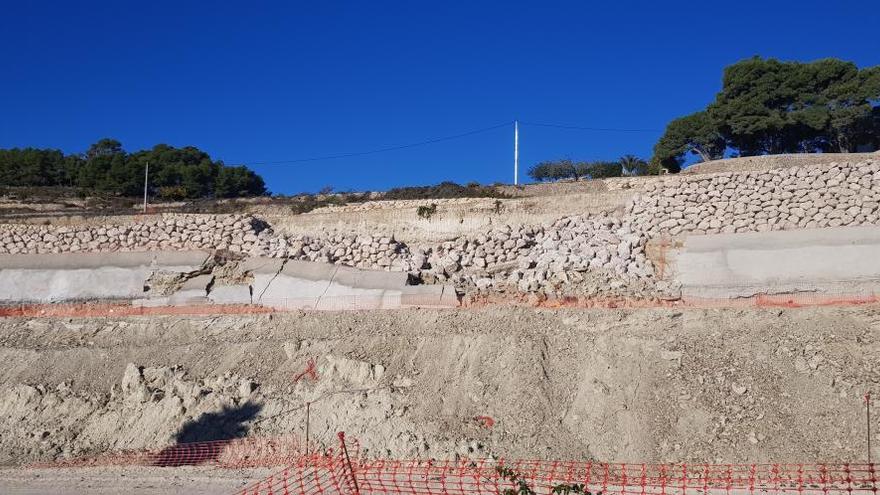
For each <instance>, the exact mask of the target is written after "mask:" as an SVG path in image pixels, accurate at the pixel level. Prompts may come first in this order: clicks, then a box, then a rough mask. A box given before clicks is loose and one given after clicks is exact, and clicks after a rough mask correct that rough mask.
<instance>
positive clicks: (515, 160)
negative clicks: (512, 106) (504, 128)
mask: <svg viewBox="0 0 880 495" xmlns="http://www.w3.org/2000/svg"><path fill="white" fill-rule="evenodd" d="M518 184H519V121H518V120H514V121H513V185H514V186H516V185H518Z"/></svg>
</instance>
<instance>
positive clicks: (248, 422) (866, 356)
mask: <svg viewBox="0 0 880 495" xmlns="http://www.w3.org/2000/svg"><path fill="white" fill-rule="evenodd" d="M309 360H314V362H315V376H314V378H313V377H312V376H310V375H308V374H305V375H303V371H305V370H306V369H308V362H309ZM297 377H299V379H297ZM878 379H880V308H878V307H877V306H862V307H850V308H805V309H792V310H781V309H754V310H746V309H726V310H725V309H688V310H674V309H641V310H570V309H566V310H549V309H537V310H536V309H528V308H499V307H493V308H484V309H473V310H404V311H379V312H341V313H288V314H282V315H252V316H242V315H220V316H213V317H208V316H190V317H181V316H165V317H141V318H137V317H129V318H118V319H117V318H92V319H89V318H83V319H68V318H44V319H27V318H7V319H2V320H0V419H2V421H0V463H2V464H7V465H8V464H21V463H27V462H33V461H45V460H49V459H54V458H65V457H76V456H82V455H87V454H100V453H104V452H115V451H118V450H122V449H138V448H148V449H160V448H162V447H165V446H167V445H169V444H173V443H174V442H176V441H196V440H212V439H218V438H228V437H229V436H240V435H249V436H252V437H277V436H281V435H299V436H301V435H302V434H303V430H304V426H305V407H304V406H305V402H307V401H310V402H312V403H313V404H312V406H311V416H310V422H311V435H310V436H311V437H312V441H313V442H314V443H315V444H320V445H326V446H333V445H335V442H336V440H335V438H336V432H337V431H340V430H343V431H346V432H347V434H348V435H349V437H350V438H357V439H359V440H360V442H361V451H362V453H364V454H366V455H369V456H383V457H388V456H390V457H397V458H401V457H419V458H432V457H433V458H450V457H455V456H458V455H465V456H489V455H499V456H504V457H519V458H544V459H548V458H551V459H588V458H593V459H599V460H603V461H627V462H632V461H634V462H680V461H697V462H716V463H720V462H765V461H767V462H769V461H774V462H798V461H803V462H817V461H835V460H842V461H855V460H859V459H863V458H864V457H865V455H866V454H865V447H864V446H865V443H866V438H865V431H864V426H865V422H864V405H863V401H862V396H863V394H864V393H865V392H866V391H867V390H870V389H872V388H874V389H876V388H877V383H878ZM876 392H877V390H875V395H876ZM485 417H489V418H491V420H492V421H491V423H492V424H491V426H490V425H489V424H488V422H487V421H486V419H485ZM873 431H874V432H875V434H876V432H880V424H878V422H877V420H876V416H875V420H874V428H873ZM874 445H875V449H876V448H877V446H880V437H876V438H875V441H874ZM874 455H875V458H876V457H880V451H878V450H875V452H874Z"/></svg>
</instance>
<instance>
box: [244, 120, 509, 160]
mask: <svg viewBox="0 0 880 495" xmlns="http://www.w3.org/2000/svg"><path fill="white" fill-rule="evenodd" d="M511 124H513V121H512V120H510V121H507V122H503V123H501V124H497V125H493V126H490V127H484V128H482V129H476V130H473V131H468V132H462V133H461V134H453V135H451V136H443V137H438V138H434V139H428V140H425V141H420V142H418V143H411V144H404V145H400V146H389V147H387V148H378V149H374V150H369V151H358V152H354V153H339V154H335V155H324V156H314V157H309V158H297V159H293V160H277V161H262V162H248V163H249V164H250V165H281V164H287V163H302V162H316V161H321V160H333V159H336V158H350V157H353V156H364V155H373V154H376V153H385V152H387V151H396V150H403V149H407V148H415V147H417V146H425V145H428V144H433V143H439V142H442V141H449V140H452V139H458V138H463V137H467V136H473V135H474V134H481V133H483V132H488V131H492V130H495V129H498V128H501V127H506V126H509V125H511Z"/></svg>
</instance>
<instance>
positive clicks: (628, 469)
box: [236, 435, 877, 495]
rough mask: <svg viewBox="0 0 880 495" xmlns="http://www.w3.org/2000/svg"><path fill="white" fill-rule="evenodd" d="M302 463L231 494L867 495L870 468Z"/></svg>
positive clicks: (329, 457)
mask: <svg viewBox="0 0 880 495" xmlns="http://www.w3.org/2000/svg"><path fill="white" fill-rule="evenodd" d="M340 439H341V440H342V442H341V445H342V447H341V449H340V450H339V452H337V453H336V454H333V453H326V454H322V455H319V456H311V457H304V458H301V459H299V460H298V461H297V462H296V463H294V464H292V465H290V466H288V467H286V468H285V469H284V470H282V471H281V472H278V473H276V474H274V475H272V476H270V477H268V478H266V479H264V480H261V481H259V482H256V483H253V484H251V485H250V486H248V487H246V488H244V489H242V490H239V491H237V492H236V493H237V494H238V495H269V494H271V495H292V494H296V495H310V494H340V493H345V494H351V495H378V494H414V495H483V494H485V495H545V494H546V495H574V494H586V493H591V494H597V493H603V494H621V495H624V494H626V495H690V494H694V495H696V494H701V495H705V494H712V493H716V494H719V495H720V494H725V495H728V494H749V495H751V494H755V493H797V494H806V493H809V494H816V495H819V494H822V495H828V494H835V495H837V494H839V495H843V494H847V495H852V494H872V495H876V493H877V476H876V474H877V473H876V471H875V465H874V464H639V463H632V464H627V463H601V462H592V461H544V460H504V459H480V460H467V459H458V460H448V461H435V460H432V461H424V460H387V459H374V460H365V459H356V458H349V456H348V452H347V450H345V442H344V437H343V436H342V435H340Z"/></svg>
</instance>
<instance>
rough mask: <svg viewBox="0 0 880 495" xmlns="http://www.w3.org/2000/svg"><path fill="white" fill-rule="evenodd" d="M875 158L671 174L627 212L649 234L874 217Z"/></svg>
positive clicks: (878, 166)
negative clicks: (747, 169) (739, 170)
mask: <svg viewBox="0 0 880 495" xmlns="http://www.w3.org/2000/svg"><path fill="white" fill-rule="evenodd" d="M878 172H880V162H878V161H876V160H868V161H864V162H859V163H830V164H824V165H811V166H804V167H791V168H783V169H773V170H763V171H748V172H724V173H718V174H712V175H696V176H678V177H670V178H668V179H666V180H664V181H662V182H658V183H655V184H649V185H647V186H646V189H645V193H644V194H642V195H637V196H636V197H635V198H634V199H633V201H632V203H630V204H629V205H627V210H626V211H627V217H628V218H629V219H630V220H631V221H632V222H633V224H634V225H637V226H638V227H640V228H641V229H642V230H644V231H645V232H648V233H649V234H650V235H651V236H655V235H658V234H668V235H678V234H715V233H734V232H765V231H770V230H791V229H810V228H822V227H840V226H844V227H850V226H858V225H876V224H878V223H880V222H878V220H880V211H878V205H880V173H878Z"/></svg>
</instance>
